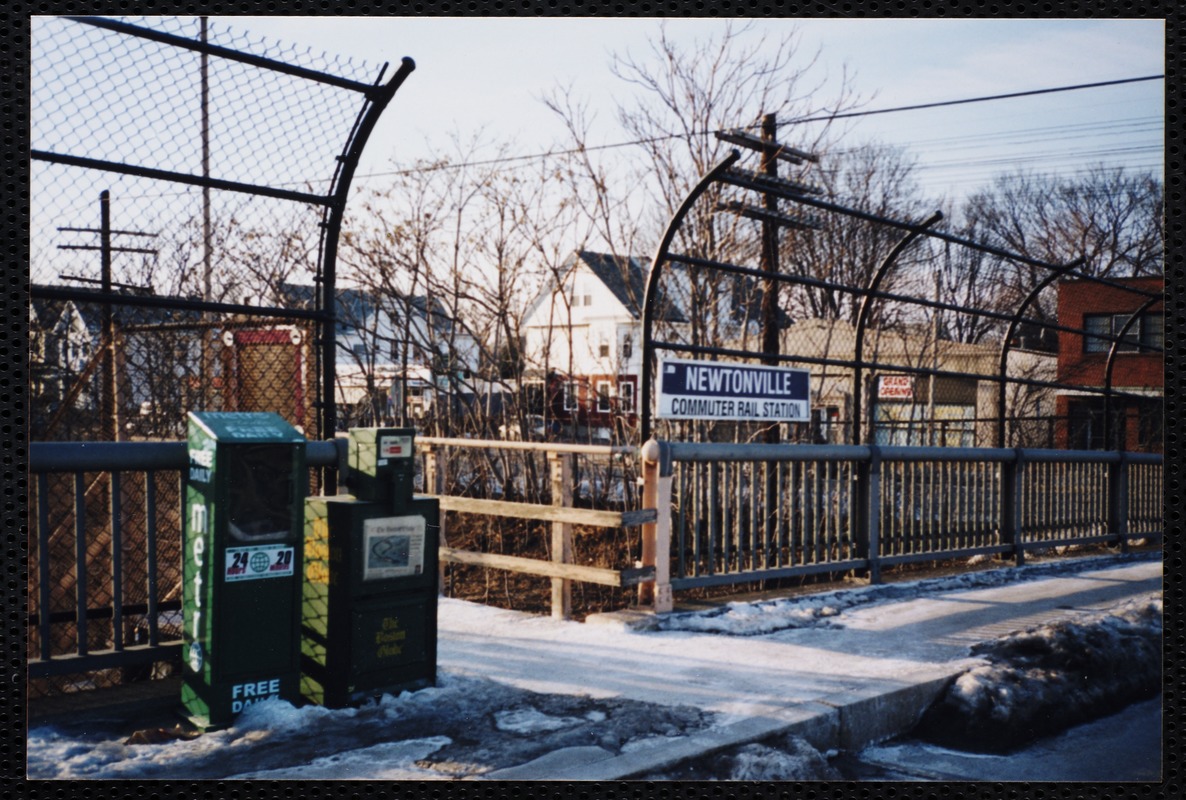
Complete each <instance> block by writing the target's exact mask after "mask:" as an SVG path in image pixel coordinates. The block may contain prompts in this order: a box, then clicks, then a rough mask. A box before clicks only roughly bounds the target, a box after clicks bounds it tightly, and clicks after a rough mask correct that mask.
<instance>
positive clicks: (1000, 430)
mask: <svg viewBox="0 0 1186 800" xmlns="http://www.w3.org/2000/svg"><path fill="white" fill-rule="evenodd" d="M1085 260H1086V259H1083V258H1079V259H1076V260H1075V261H1072V262H1071V263H1070V264H1065V265H1063V266H1061V267H1055V270H1054V272H1052V273H1050V274H1049V275H1047V276H1046V277H1045V278H1043V279H1042V280H1041V281H1039V282H1038V285H1037V286H1035V287H1034V288H1033V289H1032V290H1031V291H1030V293H1029V294H1028V295H1026V297H1025V300H1022V301H1021V306H1020V307H1019V308H1018V309H1017V313H1015V314H1014V315H1013V319H1011V320H1009V329H1008V330H1007V331H1006V332H1005V338H1004V340H1003V341H1002V342H1001V355H1000V358H999V360H998V362H997V447H1004V446H1005V400H1006V392H1005V388H1006V385H1007V381H1008V376H1009V350H1010V349H1011V347H1012V342H1013V335H1014V334H1015V333H1016V332H1017V326H1018V325H1019V324H1020V323H1021V320H1022V319H1023V318H1024V316H1025V310H1026V309H1027V308H1029V305H1030V303H1032V302H1034V300H1036V299H1037V298H1038V295H1040V294H1041V293H1042V290H1043V289H1045V288H1046V287H1047V286H1049V285H1050V284H1051V283H1053V282H1054V281H1055V280H1056V279H1058V278H1060V277H1062V276H1063V275H1066V274H1067V273H1068V272H1070V271H1071V270H1074V269H1078V268H1079V267H1080V266H1082V265H1083V262H1084V261H1085Z"/></svg>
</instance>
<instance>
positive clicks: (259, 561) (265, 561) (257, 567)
mask: <svg viewBox="0 0 1186 800" xmlns="http://www.w3.org/2000/svg"><path fill="white" fill-rule="evenodd" d="M250 565H251V570H252V571H253V572H265V571H266V570H267V569H268V567H270V566H271V565H272V559H271V558H269V557H268V554H267V553H252V554H251V561H250Z"/></svg>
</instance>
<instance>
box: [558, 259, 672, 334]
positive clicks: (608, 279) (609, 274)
mask: <svg viewBox="0 0 1186 800" xmlns="http://www.w3.org/2000/svg"><path fill="white" fill-rule="evenodd" d="M578 260H579V261H580V263H582V264H584V265H585V266H587V267H588V268H589V269H590V270H591V271H592V272H593V274H594V275H596V276H597V277H598V279H600V280H601V282H602V283H604V284H605V285H606V287H607V288H608V289H609V290H610V291H611V292H613V294H614V297H616V298H617V299H618V302H620V303H621V304H622V305H623V306H625V307H626V310H628V311H629V312H630V313H631V315H633V316H634V318H635V319H638V318H640V317H641V316H642V301H643V298H644V296H645V294H646V279H647V276H646V272H645V271H644V270H643V268H642V264H641V263H640V262H639V260H638V259H637V258H635V257H634V256H616V255H608V254H606V253H592V252H590V251H588V250H579V251H577V252H576V253H575V254H573V256H572V257H571V258H569V259H568V261H566V262H565V264H564V266H565V268H566V269H565V274H567V273H568V272H569V271H571V270H572V269H573V268H574V267H575V266H576V265H577V262H578ZM657 301H658V318H659V319H661V320H663V321H665V322H687V318H686V317H685V316H684V313H683V311H682V310H681V309H680V308H679V307H678V306H677V305H676V304H675V303H674V302H673V301H672V300H671V299H670V298H669V297H667V295H666V293H665V292H663V290H662V289H660V290H659V295H658V298H657Z"/></svg>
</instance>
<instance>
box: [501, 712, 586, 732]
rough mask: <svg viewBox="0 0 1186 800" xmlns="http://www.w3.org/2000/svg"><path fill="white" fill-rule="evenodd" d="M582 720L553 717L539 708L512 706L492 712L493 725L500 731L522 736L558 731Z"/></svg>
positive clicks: (578, 723)
mask: <svg viewBox="0 0 1186 800" xmlns="http://www.w3.org/2000/svg"><path fill="white" fill-rule="evenodd" d="M581 722H582V720H580V719H579V718H577V717H553V716H551V715H550V714H545V713H543V712H542V711H540V710H539V709H536V708H532V707H530V706H528V707H527V708H513V709H506V710H503V711H495V712H494V725H495V727H497V728H498V729H499V730H500V731H506V732H507V733H518V734H522V735H524V736H526V735H528V734H532V733H538V732H540V731H558V730H561V729H563V728H571V727H572V726H574V725H580V724H581Z"/></svg>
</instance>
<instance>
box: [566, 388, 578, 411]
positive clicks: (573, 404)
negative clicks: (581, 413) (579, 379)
mask: <svg viewBox="0 0 1186 800" xmlns="http://www.w3.org/2000/svg"><path fill="white" fill-rule="evenodd" d="M580 402H581V395H580V389H579V388H578V387H577V385H576V383H575V382H573V381H568V382H566V383H565V384H564V410H565V411H576V410H577V408H578V407H580Z"/></svg>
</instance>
